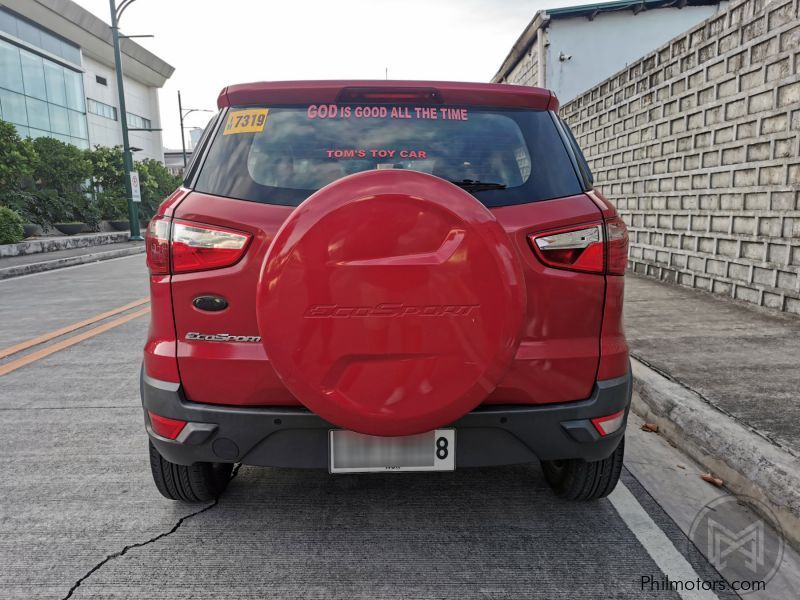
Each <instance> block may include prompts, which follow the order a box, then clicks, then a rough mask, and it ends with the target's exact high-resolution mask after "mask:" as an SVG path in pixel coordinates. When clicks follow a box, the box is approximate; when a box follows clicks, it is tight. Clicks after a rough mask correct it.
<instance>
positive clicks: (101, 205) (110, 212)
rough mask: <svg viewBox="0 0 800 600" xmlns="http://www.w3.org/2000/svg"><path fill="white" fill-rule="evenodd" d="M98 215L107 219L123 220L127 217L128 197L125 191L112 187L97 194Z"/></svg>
mask: <svg viewBox="0 0 800 600" xmlns="http://www.w3.org/2000/svg"><path fill="white" fill-rule="evenodd" d="M97 208H98V209H99V211H100V217H101V218H103V219H106V220H108V221H124V220H126V219H127V218H128V199H127V198H126V197H125V191H124V190H122V191H120V190H117V189H112V190H103V191H102V192H99V193H98V194H97Z"/></svg>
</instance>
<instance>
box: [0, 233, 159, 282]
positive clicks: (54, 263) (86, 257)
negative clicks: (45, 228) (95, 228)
mask: <svg viewBox="0 0 800 600" xmlns="http://www.w3.org/2000/svg"><path fill="white" fill-rule="evenodd" d="M143 252H144V242H130V241H127V242H121V243H112V244H103V245H95V246H84V247H80V248H69V249H67V250H57V251H54V252H39V253H36V254H22V255H19V256H8V257H3V258H0V280H2V279H8V278H10V277H19V276H21V275H30V274H32V273H41V272H43V271H52V270H53V269H61V268H64V267H72V266H75V265H83V264H86V263H90V262H97V261H100V260H109V259H112V258H120V257H123V256H130V255H132V254H141V253H143Z"/></svg>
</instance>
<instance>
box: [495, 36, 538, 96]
mask: <svg viewBox="0 0 800 600" xmlns="http://www.w3.org/2000/svg"><path fill="white" fill-rule="evenodd" d="M540 34H541V32H540ZM538 82H539V49H538V46H537V44H536V41H534V42H533V44H532V45H531V47H530V48H528V51H527V52H526V53H525V54H524V55H523V56H522V58H520V59H519V61H518V62H517V64H516V65H514V68H513V69H511V71H510V72H509V74H508V77H506V78H505V79H503V83H514V84H517V85H530V86H534V87H536V86H538V85H539V83H538Z"/></svg>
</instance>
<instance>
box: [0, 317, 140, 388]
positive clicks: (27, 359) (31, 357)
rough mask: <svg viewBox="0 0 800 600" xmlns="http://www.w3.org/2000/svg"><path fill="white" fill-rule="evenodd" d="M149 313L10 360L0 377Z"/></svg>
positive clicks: (104, 326) (97, 328)
mask: <svg viewBox="0 0 800 600" xmlns="http://www.w3.org/2000/svg"><path fill="white" fill-rule="evenodd" d="M149 312H150V307H149V306H148V307H147V308H143V309H142V310H138V311H136V312H134V313H131V314H129V315H125V316H123V317H119V318H118V319H114V320H113V321H109V322H108V323H103V324H102V325H99V326H97V327H95V328H93V329H89V330H88V331H84V332H82V333H79V334H77V335H73V336H72V337H69V338H67V339H65V340H61V341H60V342H56V343H55V344H53V345H52V346H48V347H47V348H42V349H41V350H37V351H36V352H31V353H30V354H28V355H26V356H23V357H22V358H18V359H17V360H12V361H11V362H9V363H6V364H4V365H0V375H6V374H8V373H11V371H16V370H17V369H19V368H20V367H24V366H25V365H29V364H31V363H32V362H35V361H37V360H39V359H42V358H44V357H45V356H50V355H51V354H53V353H55V352H58V351H59V350H63V349H64V348H69V347H70V346H74V345H75V344H77V343H79V342H82V341H84V340H88V339H89V338H91V337H94V336H96V335H99V334H101V333H104V332H106V331H108V330H109V329H113V328H114V327H118V326H120V325H122V324H124V323H127V322H128V321H133V320H134V319H136V318H138V317H141V316H142V315H146V314H147V313H149Z"/></svg>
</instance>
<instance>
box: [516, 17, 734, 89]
mask: <svg viewBox="0 0 800 600" xmlns="http://www.w3.org/2000/svg"><path fill="white" fill-rule="evenodd" d="M727 4H728V3H727V2H721V3H720V4H719V6H686V7H684V8H682V9H678V8H659V9H654V10H649V11H644V12H640V13H639V14H638V15H634V14H633V12H632V11H630V10H624V11H619V12H602V13H599V14H598V15H597V16H596V17H595V19H594V20H593V21H590V20H589V19H588V18H586V17H573V18H558V19H552V20H551V21H550V26H549V27H548V32H547V40H548V41H549V46H547V48H546V50H545V56H546V61H547V63H546V71H545V78H546V80H545V86H546V87H547V88H549V89H551V90H553V91H554V92H555V93H556V96H558V99H559V101H560V102H561V104H564V103H566V102H569V101H570V100H572V99H573V98H575V97H576V96H578V94H580V93H581V92H584V91H586V90H588V89H589V88H591V87H593V86H594V85H596V84H598V83H600V82H601V81H603V80H604V79H606V78H608V77H610V76H611V75H613V74H614V73H616V72H618V71H621V70H622V69H624V68H625V66H626V65H628V64H630V63H633V62H635V61H637V60H639V58H641V57H642V56H643V55H644V54H647V53H648V52H650V51H651V50H653V49H655V48H658V47H659V46H661V45H662V44H664V43H666V42H668V41H669V40H671V39H672V38H674V37H675V36H677V35H680V34H682V33H684V32H685V31H687V30H688V29H691V28H692V27H693V26H695V25H696V24H698V23H700V22H701V21H704V20H705V19H707V18H709V17H711V16H712V15H713V14H715V13H717V12H720V11H723V10H725V7H726V6H727ZM562 52H563V53H564V54H565V55H567V56H572V58H571V59H569V60H566V61H561V60H559V56H560V55H561V53H562ZM509 82H510V83H511V82H512V80H511V78H509ZM513 83H516V82H515V81H514V82H513Z"/></svg>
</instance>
